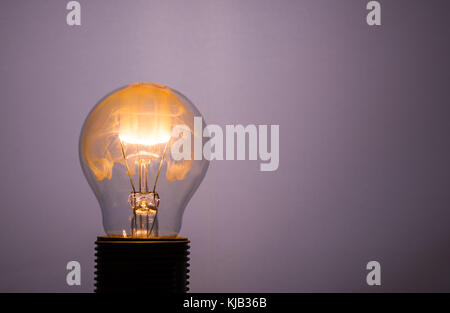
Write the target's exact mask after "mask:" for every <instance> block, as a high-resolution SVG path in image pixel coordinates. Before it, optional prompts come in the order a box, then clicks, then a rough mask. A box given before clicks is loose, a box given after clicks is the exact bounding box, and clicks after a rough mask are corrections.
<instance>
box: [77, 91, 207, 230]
mask: <svg viewBox="0 0 450 313" xmlns="http://www.w3.org/2000/svg"><path fill="white" fill-rule="evenodd" d="M194 117H201V114H200V112H199V111H198V110H197V108H196V107H195V106H194V105H193V104H192V103H191V102H190V101H189V100H188V99H187V98H186V97H185V96H183V95H182V94H181V93H179V92H177V91H176V90H173V89H171V88H168V87H166V86H163V85H158V84H155V83H135V84H131V85H128V86H126V87H124V88H121V89H119V90H116V91H114V92H112V93H111V94H109V95H107V96H106V97H105V98H103V99H102V100H101V101H100V102H99V103H98V104H97V105H96V106H95V107H94V108H93V110H92V111H91V112H90V113H89V115H88V117H87V118H86V121H85V122H84V125H83V129H82V130H81V136H80V146H79V153H80V162H81V167H82V169H83V172H84V175H85V176H86V179H87V181H88V183H89V185H90V186H91V188H92V190H93V191H94V194H95V196H96V197H97V199H98V202H99V204H100V207H101V210H102V214H103V227H104V229H105V232H106V234H107V235H108V236H120V237H140V238H149V237H176V236H178V233H179V231H180V228H181V221H182V217H183V212H184V209H185V207H186V205H187V203H188V202H189V200H190V199H191V197H192V195H193V194H194V192H195V191H196V189H197V188H198V186H199V185H200V183H201V181H202V180H203V177H204V176H205V173H206V171H207V169H208V165H209V161H207V160H205V159H202V160H194V153H193V151H194V148H193V147H194V142H195V137H197V139H198V138H202V132H203V128H204V127H205V123H204V121H203V119H202V121H203V122H202V127H201V129H198V130H197V129H196V127H194ZM177 125H184V129H185V130H187V131H186V132H183V136H188V137H190V141H187V142H190V144H191V149H190V151H191V152H190V153H191V157H190V158H181V159H179V158H178V157H175V158H173V157H172V154H171V148H172V146H174V145H175V144H176V142H177V140H178V139H179V138H175V137H174V135H173V129H174V128H175V127H176V126H177ZM186 134H187V135H186ZM180 136H181V135H180ZM187 151H188V150H187Z"/></svg>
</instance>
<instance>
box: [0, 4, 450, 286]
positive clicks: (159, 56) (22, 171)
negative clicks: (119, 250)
mask: <svg viewBox="0 0 450 313" xmlns="http://www.w3.org/2000/svg"><path fill="white" fill-rule="evenodd" d="M67 2H68V1H61V0H59V1H56V0H55V1H17V0H14V1H12V0H10V1H2V2H1V3H0V52H1V54H0V56H1V58H0V73H1V84H0V94H1V98H0V99H1V105H0V108H1V115H0V127H1V132H0V138H1V139H0V143H1V153H0V171H1V188H0V199H1V201H2V205H1V211H0V251H1V257H0V291H68V292H70V291H72V292H74V291H92V290H93V266H94V240H95V238H96V236H97V235H101V234H103V228H102V224H101V213H100V209H99V206H98V204H97V200H96V199H95V197H94V195H93V193H92V192H91V190H90V189H89V186H88V184H87V183H86V181H85V179H84V177H83V174H82V172H81V169H80V165H79V161H78V136H79V133H80V129H81V126H82V123H83V121H84V118H85V117H86V115H87V114H88V113H89V111H90V110H91V108H92V107H93V106H94V105H95V103H96V102H97V101H98V100H99V99H101V98H102V97H103V96H104V95H105V94H107V93H108V92H110V91H112V90H114V89H116V88H118V87H120V86H123V85H125V84H128V83H130V82H135V81H155V82H158V83H162V84H166V85H168V86H171V87H173V88H175V89H177V90H179V91H181V92H182V93H184V94H185V95H187V96H188V97H189V98H190V99H191V100H192V101H193V102H194V103H195V104H196V106H197V107H198V108H199V110H200V111H201V112H202V113H203V115H204V116H205V118H206V121H207V123H215V124H219V125H225V124H238V123H242V124H244V125H246V124H279V125H280V167H279V169H278V171H276V172H259V162H255V161H215V162H214V161H213V162H212V163H211V166H210V169H209V172H208V173H207V175H206V178H205V180H204V182H203V184H202V185H201V186H200V188H199V190H198V191H197V193H196V194H195V195H194V197H193V199H192V200H191V202H190V203H189V204H188V207H187V209H186V212H185V215H184V223H183V228H182V233H181V234H182V235H185V236H188V237H189V238H190V239H191V241H192V247H191V252H192V262H191V273H192V275H191V291H193V292H310V291H362V292H366V291H367V292H373V291H450V228H449V223H450V210H449V209H450V191H449V180H450V165H449V159H450V148H449V139H448V136H449V131H450V123H449V116H450V109H449V104H450V102H449V99H450V94H449V90H450V88H449V82H450V76H449V69H450V61H449V59H448V57H449V55H450V44H449V35H450V28H449V22H450V14H449V12H450V5H449V2H448V1H425V0H423V1H409V0H408V1H406V0H404V1H398V0H397V1H381V3H382V24H383V25H382V26H381V27H369V26H367V24H366V22H365V16H366V13H367V11H366V9H365V5H366V3H367V2H368V1H361V0H354V1H331V0H330V1H318V0H310V1H274V0H272V1H261V0H258V1H249V0H246V1H237V0H229V1H206V0H205V1H144V0H141V1H110V0H108V1H106V0H105V1H86V0H81V1H80V3H81V6H82V26H80V27H69V26H67V25H66V22H65V19H66V13H67V11H66V9H65V5H66V3H67ZM70 260H78V261H79V262H80V263H81V265H82V286H80V287H69V286H67V285H66V282H65V275H66V272H67V271H66V269H65V266H66V264H67V262H68V261H70ZM370 260H377V261H379V262H380V263H381V265H382V286H381V287H369V286H367V285H366V282H365V276H366V273H367V271H366V270H365V265H366V263H367V262H368V261H370Z"/></svg>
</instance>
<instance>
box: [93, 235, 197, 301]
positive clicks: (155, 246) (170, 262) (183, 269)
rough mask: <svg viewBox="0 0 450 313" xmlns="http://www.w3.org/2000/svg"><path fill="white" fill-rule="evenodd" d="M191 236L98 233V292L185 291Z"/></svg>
mask: <svg viewBox="0 0 450 313" xmlns="http://www.w3.org/2000/svg"><path fill="white" fill-rule="evenodd" d="M189 243H190V242H189V240H188V239H187V238H183V237H177V238H152V239H140V238H121V237H97V241H96V242H95V250H96V253H95V257H96V258H95V289H94V291H95V292H97V293H127V292H132V293H134V292H137V293H140V292H152V293H185V292H187V291H188V290H189V287H188V285H189V275H188V273H189V269H188V268H189V263H188V262H189Z"/></svg>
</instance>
